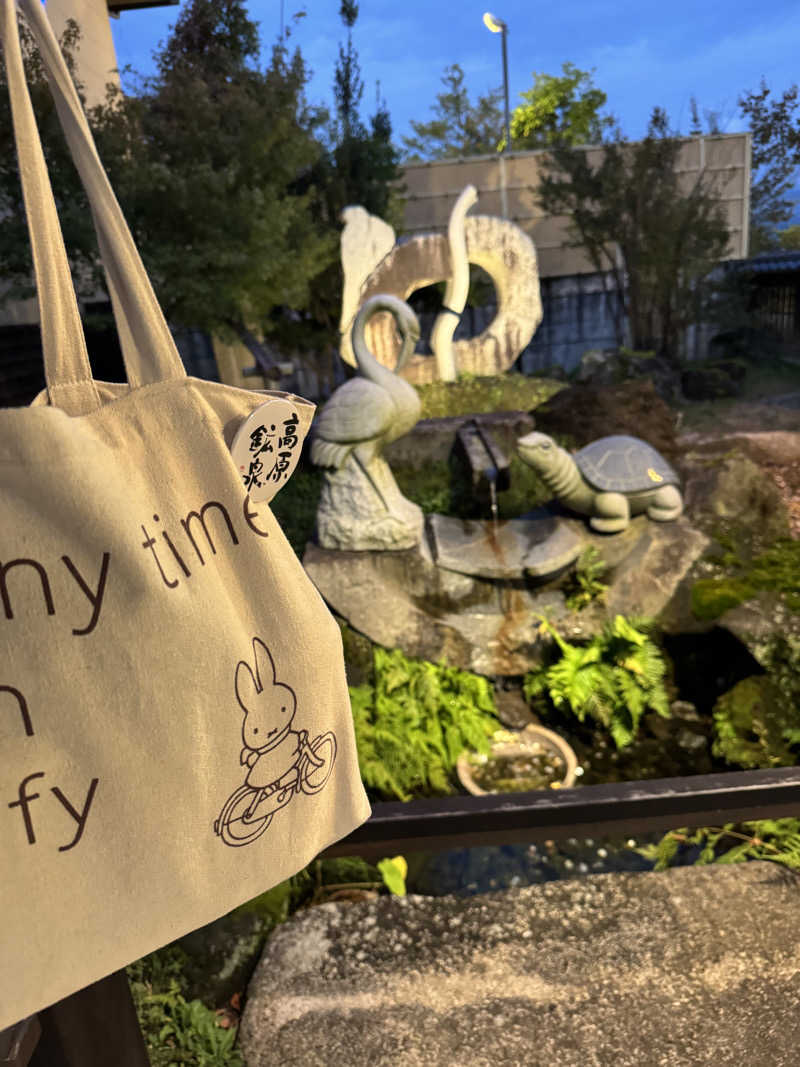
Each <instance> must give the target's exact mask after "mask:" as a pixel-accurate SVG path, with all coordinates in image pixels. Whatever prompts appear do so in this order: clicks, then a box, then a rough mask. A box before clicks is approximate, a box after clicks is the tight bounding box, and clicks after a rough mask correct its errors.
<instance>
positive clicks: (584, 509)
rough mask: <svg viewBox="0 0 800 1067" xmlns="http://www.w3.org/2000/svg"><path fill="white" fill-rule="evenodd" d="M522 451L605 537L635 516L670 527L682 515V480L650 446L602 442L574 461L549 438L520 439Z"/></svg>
mask: <svg viewBox="0 0 800 1067" xmlns="http://www.w3.org/2000/svg"><path fill="white" fill-rule="evenodd" d="M517 452H518V453H519V456H520V458H521V459H522V460H524V461H525V463H527V464H528V465H529V466H530V467H533V469H534V470H535V471H537V472H538V474H539V475H540V476H541V478H542V481H543V482H544V483H545V485H546V486H547V487H548V488H549V489H550V490H551V491H552V492H553V493H554V494H555V496H556V498H557V499H558V500H559V501H560V502H561V503H562V504H563V505H564V506H565V507H567V508H569V509H570V510H571V511H577V512H578V513H579V514H580V515H590V516H591V518H590V519H589V525H590V526H591V527H592V529H594V530H598V531H599V532H600V533H618V532H619V531H620V530H624V529H625V528H626V527H627V525H628V523H629V522H630V518H631V515H639V514H641V513H642V512H647V516H648V518H650V519H654V520H655V521H656V522H671V521H672V520H673V519H677V518H678V516H679V515H680V514H681V512H682V511H683V497H682V496H681V491H680V478H679V477H678V475H677V474H676V472H675V471H674V470H673V469H672V467H671V466H670V465H669V463H667V461H666V460H665V459H664V457H663V456H662V455H661V454H660V453H659V452H656V450H655V449H654V448H653V447H652V446H651V445H648V444H647V442H646V441H642V440H640V439H639V438H638V437H627V436H624V435H622V434H619V435H614V436H612V437H601V438H600V439H599V440H598V441H592V443H591V444H588V445H586V447H585V448H582V449H581V450H580V452H576V454H575V455H574V456H571V455H570V454H569V452H567V451H565V450H564V449H563V448H560V447H559V446H558V445H557V444H556V443H555V441H554V440H553V439H552V437H548V436H547V434H544V433H537V432H536V431H534V432H533V433H529V434H526V435H525V437H520V439H519V441H517Z"/></svg>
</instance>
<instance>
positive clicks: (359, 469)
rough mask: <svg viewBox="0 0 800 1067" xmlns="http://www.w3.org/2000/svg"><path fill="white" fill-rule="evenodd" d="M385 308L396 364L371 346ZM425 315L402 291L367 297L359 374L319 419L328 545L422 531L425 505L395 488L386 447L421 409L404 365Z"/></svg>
mask: <svg viewBox="0 0 800 1067" xmlns="http://www.w3.org/2000/svg"><path fill="white" fill-rule="evenodd" d="M381 311H388V312H390V313H391V314H392V315H393V316H394V319H395V322H396V324H397V327H398V329H399V331H400V334H401V336H402V339H403V344H402V348H401V350H400V355H399V357H398V360H397V366H396V368H395V371H391V370H389V368H388V367H384V366H383V365H382V364H381V363H379V362H378V361H377V360H376V359H375V357H374V356H373V355H372V353H371V352H370V351H369V349H368V348H367V344H366V340H365V336H364V330H365V327H366V325H367V323H368V322H369V320H370V319H371V318H372V317H373V315H376V314H378V313H379V312H381ZM419 332H420V331H419V322H418V321H417V316H416V315H415V314H414V312H413V311H412V309H411V308H410V307H409V306H408V304H406V303H405V302H404V301H402V300H400V299H399V298H398V297H395V296H389V295H386V294H378V295H377V296H374V297H372V298H371V299H369V300H367V301H366V302H365V304H364V305H363V307H361V309H360V310H359V312H358V314H357V316H356V318H355V322H354V323H353V332H352V344H353V351H354V353H355V357H356V362H357V365H358V370H359V375H360V376H359V377H357V378H352V379H351V380H350V381H349V382H345V383H344V385H341V386H340V387H339V388H338V389H337V390H336V392H335V393H334V394H333V396H331V398H330V400H328V402H327V403H326V404H325V406H324V408H323V409H322V411H321V412H320V414H319V415H318V416H317V418H316V419H315V420H314V426H313V428H312V444H311V461H312V463H315V464H316V465H317V466H319V467H325V468H327V469H326V471H325V480H324V482H323V486H322V492H321V494H320V501H319V506H318V509H317V540H318V542H319V544H320V546H321V547H322V548H334V549H350V550H367V549H387V548H391V549H400V548H413V547H414V546H415V545H417V544H419V541H420V538H421V536H422V524H423V516H422V511H421V509H420V508H418V507H417V505H416V504H413V503H412V502H411V501H410V500H407V499H406V498H405V497H404V496H403V495H402V493H401V492H400V490H399V489H398V487H397V483H396V482H395V480H394V477H393V475H392V472H391V470H390V469H389V465H388V464H387V462H386V460H385V459H383V456H382V455H381V452H382V450H383V448H384V446H385V445H387V444H389V442H390V441H395V440H397V438H398V437H402V436H403V435H404V434H406V433H408V432H409V430H411V429H412V428H413V427H414V426H415V425H416V423H417V421H418V420H419V417H420V413H421V410H422V408H421V404H420V399H419V395H418V394H417V391H416V389H415V388H414V386H413V385H410V384H409V383H408V382H407V381H405V380H404V379H403V378H401V377H400V376H399V375H398V374H397V373H396V371H398V370H400V369H401V368H402V367H403V366H404V364H405V363H406V361H407V360H408V359H409V357H410V355H411V353H412V352H413V351H414V346H415V345H416V343H417V340H418V339H419Z"/></svg>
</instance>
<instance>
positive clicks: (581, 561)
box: [563, 545, 608, 611]
mask: <svg viewBox="0 0 800 1067" xmlns="http://www.w3.org/2000/svg"><path fill="white" fill-rule="evenodd" d="M607 571H608V567H607V565H606V563H605V560H604V559H603V557H602V556H601V555H600V553H599V552H598V550H597V549H596V548H595V547H594V545H587V546H586V548H585V549H584V550H583V552H581V554H580V556H579V557H578V562H577V564H576V567H575V570H574V571H573V572H572V573H571V574H570V576H569V578H568V579H567V581H566V582H565V584H564V586H563V591H564V594H565V596H566V601H567V607H568V608H569V609H570V611H583V609H584V608H585V607H588V605H589V604H591V603H592V601H593V600H598V599H600V598H601V597H603V596H604V595H605V592H606V590H607V589H608V586H607V585H606V584H605V583H604V582H603V581H602V580H601V579H602V578H603V577H604V575H605V574H606V572H607Z"/></svg>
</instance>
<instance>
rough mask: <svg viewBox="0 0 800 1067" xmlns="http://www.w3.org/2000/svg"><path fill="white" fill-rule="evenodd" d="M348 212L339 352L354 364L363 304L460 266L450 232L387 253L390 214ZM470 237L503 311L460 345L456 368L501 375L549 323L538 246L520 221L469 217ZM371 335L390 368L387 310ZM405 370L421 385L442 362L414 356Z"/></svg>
mask: <svg viewBox="0 0 800 1067" xmlns="http://www.w3.org/2000/svg"><path fill="white" fill-rule="evenodd" d="M462 195H463V194H462ZM342 217H343V219H344V221H345V229H344V232H343V233H342V265H343V268H344V274H345V288H346V293H345V298H344V300H343V305H342V319H341V330H342V334H341V347H340V351H341V354H342V358H343V359H344V360H345V361H346V362H347V363H350V364H351V366H355V356H354V354H353V351H352V348H351V346H350V344H349V339H348V334H349V331H350V328H351V324H352V322H353V320H354V318H355V314H356V312H357V310H358V306H359V303H360V302H363V301H365V300H368V299H369V297H370V296H373V295H375V294H377V293H391V294H393V295H394V296H397V297H399V298H400V299H401V300H407V299H408V297H409V296H410V295H411V294H412V293H413V292H414V291H415V290H417V289H421V288H423V287H424V286H426V285H433V284H435V283H437V282H442V281H448V280H449V279H450V278H451V277H452V276H453V264H452V256H451V252H450V245H449V241H448V238H447V236H445V235H444V234H422V235H420V236H417V237H412V238H410V239H409V240H407V241H402V242H401V243H400V244H395V245H394V246H393V247H392V248H391V249H390V250H389V251H388V252H384V253H383V255H381V252H382V251H383V249H384V248H386V245H387V244H388V237H389V234H388V232H387V230H389V229H390V227H387V224H386V223H385V222H383V220H381V219H378V218H376V217H375V216H372V215H368V214H367V213H366V212H365V211H364V209H363V208H346V209H345V211H344V212H343V215H342ZM348 231H349V232H348ZM357 238H358V239H357ZM464 238H465V242H466V248H467V258H468V260H469V262H470V263H474V264H476V265H477V266H479V267H482V268H483V269H484V270H485V271H486V273H487V274H488V275H489V277H490V278H491V279H492V282H493V283H494V287H495V291H496V293H497V314H496V316H495V318H494V319H493V320H492V322H491V323H490V324H489V326H488V327H487V328H486V329H485V330H484V331H483V332H482V333H481V334H479V335H478V336H477V337H472V338H470V339H469V340H466V341H456V342H454V343H453V354H454V359H455V365H456V370H457V371H460V372H463V371H469V372H470V373H472V374H482V375H488V374H498V373H501V372H502V371H504V370H507V369H508V368H509V367H510V366H511V365H512V364H513V363H514V361H515V360H516V358H517V356H518V355H519V354H520V352H522V350H523V349H524V348H525V346H526V345H527V344H528V342H529V341H530V339H531V337H533V335H534V333H535V332H536V329H537V328H538V326H539V323H540V322H541V321H542V302H541V295H540V291H539V270H538V266H537V260H536V249H535V247H534V245H533V242H532V241H531V239H530V238H529V237H528V236H527V234H525V233H524V232H523V231H522V230H521V229H520V228H519V227H518V226H516V225H515V224H514V223H513V222H508V221H507V220H505V219H498V218H493V217H490V216H488V215H475V216H468V217H467V218H465V219H464ZM379 257H380V258H379ZM370 260H372V262H371V263H370ZM367 341H368V344H369V347H370V350H371V351H372V352H373V353H374V355H375V358H376V359H377V360H378V362H380V363H382V364H384V365H385V366H387V367H391V366H394V365H395V361H396V359H397V352H398V343H397V339H396V337H395V332H394V326H393V323H392V321H391V319H390V317H389V316H388V315H377V316H376V317H375V318H374V319H373V320H372V321H371V322H370V324H369V328H368V330H367ZM402 373H403V377H404V378H405V379H406V380H407V381H409V382H413V383H414V384H416V385H424V384H427V383H428V382H432V381H436V380H437V378H438V377H439V370H438V366H437V360H436V359H431V357H430V356H413V357H412V358H411V359H409V361H408V363H407V364H406V365H405V367H404V368H403V372H402Z"/></svg>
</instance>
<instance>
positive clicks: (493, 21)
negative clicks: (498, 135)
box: [483, 11, 511, 152]
mask: <svg viewBox="0 0 800 1067" xmlns="http://www.w3.org/2000/svg"><path fill="white" fill-rule="evenodd" d="M483 24H484V26H485V27H486V29H487V30H491V31H492V33H499V34H501V35H502V38H501V39H502V42H503V92H504V93H505V103H506V141H505V145H504V146H503V151H504V152H507V151H508V149H509V148H510V147H511V121H510V119H509V116H508V52H507V50H506V35H507V33H508V26H506V24H505V22H503V20H502V19H499V18H498V17H497V15H493V14H492V13H491V11H487V12H486V13H485V14H484V16H483Z"/></svg>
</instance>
